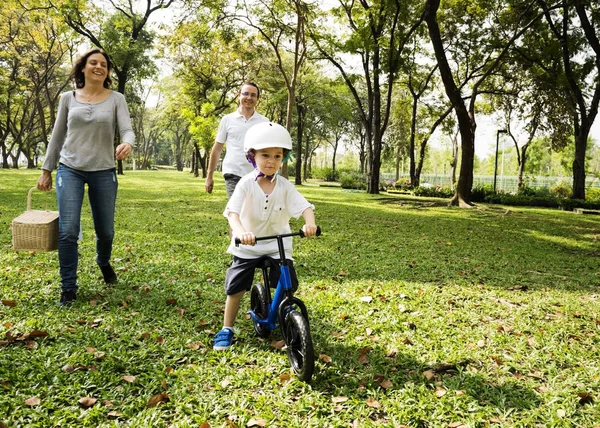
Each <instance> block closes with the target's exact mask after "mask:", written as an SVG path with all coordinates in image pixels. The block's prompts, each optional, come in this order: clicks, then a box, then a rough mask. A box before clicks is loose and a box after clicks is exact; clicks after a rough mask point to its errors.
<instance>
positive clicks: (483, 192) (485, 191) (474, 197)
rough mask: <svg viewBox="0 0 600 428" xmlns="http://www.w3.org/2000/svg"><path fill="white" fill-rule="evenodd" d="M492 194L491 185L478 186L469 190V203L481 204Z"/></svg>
mask: <svg viewBox="0 0 600 428" xmlns="http://www.w3.org/2000/svg"><path fill="white" fill-rule="evenodd" d="M493 194H494V186H492V185H491V184H480V185H479V186H475V187H474V188H473V190H471V201H473V202H483V201H485V197H486V196H488V195H493Z"/></svg>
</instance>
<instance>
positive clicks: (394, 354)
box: [385, 349, 398, 358]
mask: <svg viewBox="0 0 600 428" xmlns="http://www.w3.org/2000/svg"><path fill="white" fill-rule="evenodd" d="M397 353H398V350H397V349H391V350H390V351H389V352H388V353H387V354H386V355H385V356H386V357H387V358H394V357H395V356H396V354H397Z"/></svg>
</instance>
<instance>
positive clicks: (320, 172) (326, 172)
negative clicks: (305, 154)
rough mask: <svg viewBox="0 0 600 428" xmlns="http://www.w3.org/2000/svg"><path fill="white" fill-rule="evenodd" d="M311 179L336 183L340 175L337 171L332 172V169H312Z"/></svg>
mask: <svg viewBox="0 0 600 428" xmlns="http://www.w3.org/2000/svg"><path fill="white" fill-rule="evenodd" d="M312 177H313V178H316V179H318V180H325V181H338V180H339V178H340V173H339V171H337V170H335V171H334V170H333V168H313V170H312Z"/></svg>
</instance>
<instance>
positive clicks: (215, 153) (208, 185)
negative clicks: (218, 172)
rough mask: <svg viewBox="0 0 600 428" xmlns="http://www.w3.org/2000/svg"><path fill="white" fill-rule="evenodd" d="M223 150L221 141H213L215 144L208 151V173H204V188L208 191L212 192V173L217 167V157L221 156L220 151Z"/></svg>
mask: <svg viewBox="0 0 600 428" xmlns="http://www.w3.org/2000/svg"><path fill="white" fill-rule="evenodd" d="M222 151H223V143H219V142H217V141H215V144H214V145H213V147H212V150H211V151H210V158H209V159H208V173H207V175H206V182H205V183H204V188H205V189H206V191H207V192H208V193H212V191H213V186H214V180H213V173H214V172H215V169H217V164H218V163H219V159H220V158H221V152H222Z"/></svg>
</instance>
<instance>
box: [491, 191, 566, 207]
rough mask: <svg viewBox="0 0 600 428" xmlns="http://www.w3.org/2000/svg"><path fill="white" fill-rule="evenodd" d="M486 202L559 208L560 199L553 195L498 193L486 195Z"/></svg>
mask: <svg viewBox="0 0 600 428" xmlns="http://www.w3.org/2000/svg"><path fill="white" fill-rule="evenodd" d="M484 202H487V203H490V204H501V205H511V206H530V207H549V208H557V207H558V201H557V200H556V199H555V198H552V197H545V198H544V197H539V196H527V195H522V194H521V195H511V194H510V193H496V194H490V195H487V196H486V197H485V200H484Z"/></svg>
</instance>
